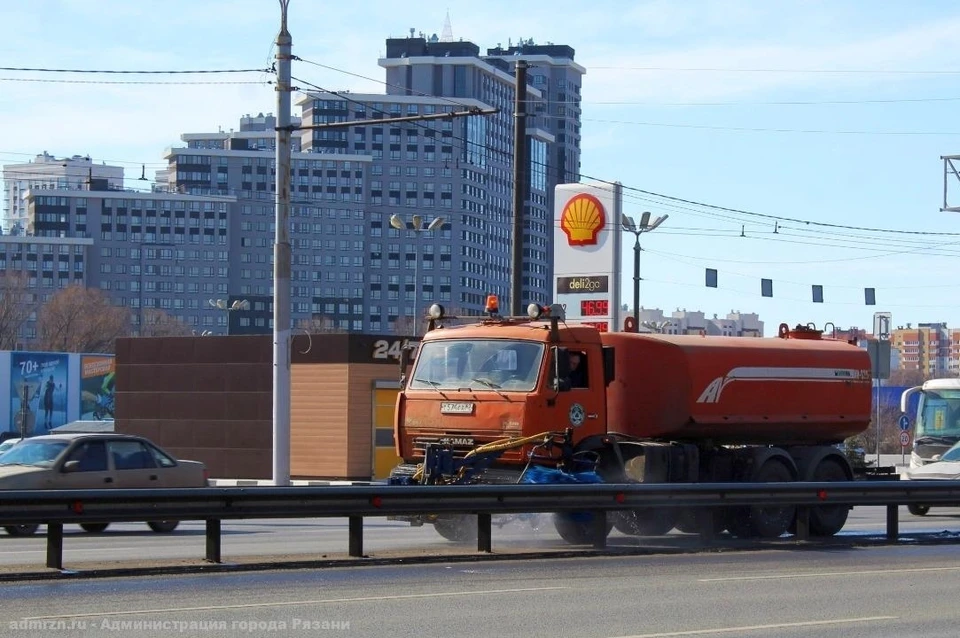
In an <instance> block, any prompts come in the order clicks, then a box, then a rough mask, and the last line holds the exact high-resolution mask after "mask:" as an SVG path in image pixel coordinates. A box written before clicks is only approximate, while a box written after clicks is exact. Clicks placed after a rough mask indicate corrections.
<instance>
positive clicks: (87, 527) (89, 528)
mask: <svg viewBox="0 0 960 638" xmlns="http://www.w3.org/2000/svg"><path fill="white" fill-rule="evenodd" d="M109 525H110V523H80V529H82V530H83V531H85V532H90V533H91V534H98V533H100V532H102V531H103V530H105V529H107V527H108V526H109Z"/></svg>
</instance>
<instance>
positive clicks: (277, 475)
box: [273, 0, 293, 485]
mask: <svg viewBox="0 0 960 638" xmlns="http://www.w3.org/2000/svg"><path fill="white" fill-rule="evenodd" d="M289 5H290V0H280V32H279V33H278V34H277V56H276V59H277V84H276V87H277V161H276V165H277V169H276V170H277V175H276V181H277V194H276V198H277V209H276V231H275V233H276V234H275V240H274V245H273V484H274V485H289V484H290V265H291V258H290V132H291V128H290V121H291V117H290V93H291V86H290V82H291V78H290V76H291V71H290V61H291V57H292V49H293V38H291V37H290V32H289V31H287V8H288V7H289Z"/></svg>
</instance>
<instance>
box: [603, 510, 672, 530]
mask: <svg viewBox="0 0 960 638" xmlns="http://www.w3.org/2000/svg"><path fill="white" fill-rule="evenodd" d="M611 518H612V519H613V527H614V528H615V529H616V530H617V531H618V532H620V533H621V534H626V535H627V536H663V535H664V534H666V533H667V532H669V531H670V530H672V529H673V527H674V525H675V524H676V522H677V515H676V513H675V512H674V511H673V510H671V509H670V508H666V507H642V508H639V509H635V510H623V511H622V512H612V513H611Z"/></svg>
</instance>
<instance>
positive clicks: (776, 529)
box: [390, 298, 871, 543]
mask: <svg viewBox="0 0 960 638" xmlns="http://www.w3.org/2000/svg"><path fill="white" fill-rule="evenodd" d="M496 306H497V304H496V299H495V298H492V299H491V302H490V303H489V304H488V311H489V316H487V317H480V318H475V319H477V320H476V321H474V322H473V323H468V324H456V325H448V324H451V323H454V320H455V319H456V318H454V317H447V316H445V313H444V309H443V308H442V306H439V305H436V304H435V305H433V306H432V307H431V308H430V321H429V326H428V330H427V332H426V334H425V335H424V337H423V339H422V341H421V342H420V344H419V346H418V348H417V354H416V358H415V360H414V361H413V362H412V367H411V362H410V361H409V353H408V352H407V351H405V353H404V356H402V357H401V369H402V372H401V391H400V393H399V395H398V397H397V404H396V413H395V425H394V430H395V431H394V434H395V441H396V448H397V454H398V456H400V457H401V458H402V459H403V463H402V464H400V465H399V466H397V467H396V468H394V470H393V471H392V473H391V479H390V481H391V482H392V483H396V484H410V483H416V484H448V483H517V482H544V481H551V480H555V479H558V478H559V479H569V480H577V477H578V476H581V477H582V476H586V477H592V478H590V479H589V480H602V481H604V482H643V483H697V482H710V483H715V482H736V481H746V482H771V481H772V482H784V481H848V480H853V479H854V472H853V469H852V467H851V465H850V463H849V461H848V460H847V458H846V456H845V455H844V453H843V451H842V450H841V449H839V447H838V444H839V443H841V442H843V441H844V439H846V438H847V437H850V436H853V435H856V434H859V433H860V432H862V431H863V430H865V429H866V428H867V426H868V425H869V422H870V410H871V365H870V358H869V355H868V353H867V351H866V350H864V349H861V348H859V347H857V346H856V345H855V344H854V343H852V342H847V341H844V340H837V339H830V338H824V336H823V334H822V331H819V330H816V329H813V328H810V327H802V326H797V327H796V328H794V329H790V328H789V327H788V326H787V325H786V324H782V325H781V326H780V330H779V333H778V335H777V336H776V337H772V338H756V339H745V338H742V337H720V336H693V335H662V334H646V333H636V332H600V331H598V330H597V329H596V328H594V327H592V326H587V325H580V324H566V323H565V321H564V317H563V310H562V308H561V307H560V306H559V305H553V306H550V307H542V306H538V305H535V304H531V305H530V307H529V308H528V316H525V317H503V316H500V315H499V314H498V313H497V309H496ZM573 353H576V354H578V355H579V357H575V358H578V359H579V360H580V366H582V367H583V370H582V372H583V375H582V376H581V377H578V378H577V380H576V382H575V385H577V386H579V387H572V384H571V381H570V378H571V374H570V373H571V355H572V354H573ZM578 367H579V366H578ZM543 477H547V478H543ZM584 480H587V479H584ZM848 512H849V507H848V506H836V505H834V506H821V507H818V508H816V509H815V510H814V511H812V512H811V515H810V531H811V534H814V535H823V536H828V535H833V534H836V533H837V532H838V531H839V530H840V529H841V528H842V527H843V526H844V524H845V523H846V519H847V515H848ZM795 515H796V512H795V508H792V507H773V508H771V507H763V508H761V507H742V508H729V511H727V512H726V513H725V514H724V515H723V516H717V517H714V518H715V519H718V520H715V526H716V527H717V528H718V529H717V531H721V530H727V531H729V532H730V533H731V534H733V535H734V536H736V537H744V538H745V537H768V538H769V537H777V536H780V535H782V534H784V533H785V532H788V531H791V530H792V529H793V528H794V526H795V524H796V523H795ZM553 518H554V524H555V525H556V528H557V531H558V532H559V534H560V535H561V537H563V538H564V539H565V540H566V541H568V542H571V543H586V542H591V541H592V540H593V539H592V534H594V529H595V527H596V526H594V525H592V523H591V521H590V520H588V519H586V518H585V517H583V516H576V515H571V514H555V515H554V517H553ZM403 520H408V521H409V522H411V524H415V525H420V524H423V523H425V522H429V523H432V524H433V525H434V527H435V528H436V529H437V531H438V532H439V533H440V534H442V535H443V536H444V537H447V538H449V539H452V540H458V541H463V540H468V539H470V538H473V537H474V536H475V534H476V522H475V520H474V517H469V516H431V515H424V516H413V517H404V518H403ZM697 521H698V518H697V516H696V512H688V511H678V510H677V509H676V508H660V509H655V508H645V509H640V510H630V511H626V512H617V513H611V514H610V516H609V518H608V526H607V528H608V533H609V531H610V529H612V528H616V529H617V530H618V531H620V532H621V533H625V534H631V535H659V534H665V533H667V532H669V531H670V530H672V529H674V528H678V529H679V530H680V531H682V532H691V533H695V532H697V531H699V530H698V528H697Z"/></svg>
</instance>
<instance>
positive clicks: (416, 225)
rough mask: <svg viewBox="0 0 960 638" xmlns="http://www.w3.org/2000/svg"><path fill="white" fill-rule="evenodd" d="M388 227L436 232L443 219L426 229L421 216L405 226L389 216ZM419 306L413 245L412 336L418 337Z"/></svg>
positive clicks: (417, 265)
mask: <svg viewBox="0 0 960 638" xmlns="http://www.w3.org/2000/svg"><path fill="white" fill-rule="evenodd" d="M390 225H391V226H393V227H394V228H396V229H397V230H412V231H414V232H415V233H417V234H419V233H421V232H430V231H432V230H437V229H438V228H440V227H441V226H442V225H443V217H435V218H434V219H433V221H432V222H430V223H429V224H428V225H427V227H426V228H424V226H423V216H422V215H414V216H413V221H412V222H411V223H410V224H407V223H406V222H405V221H403V219H402V218H401V217H400V215H396V214H394V215H391V216H390ZM419 305H420V249H419V246H418V245H417V243H414V245H413V336H415V337H416V336H419V334H420V323H419V322H418V321H417V306H419Z"/></svg>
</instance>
